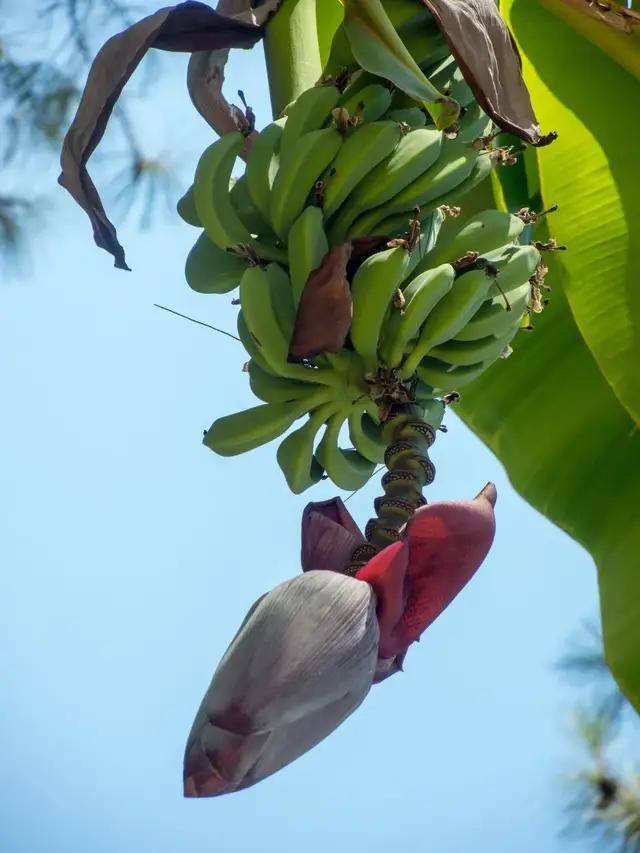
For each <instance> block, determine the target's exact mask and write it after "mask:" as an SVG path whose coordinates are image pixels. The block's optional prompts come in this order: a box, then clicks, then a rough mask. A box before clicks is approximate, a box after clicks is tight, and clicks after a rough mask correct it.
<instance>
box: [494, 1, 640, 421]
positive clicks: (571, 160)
mask: <svg viewBox="0 0 640 853" xmlns="http://www.w3.org/2000/svg"><path fill="white" fill-rule="evenodd" d="M501 9H502V11H503V14H505V16H506V17H507V20H508V22H509V24H510V25H511V28H512V30H513V32H514V34H515V37H516V40H517V41H518V44H519V46H520V49H521V51H522V53H523V59H524V75H525V80H526V82H527V85H528V87H529V89H530V91H531V94H532V97H533V100H534V103H535V106H536V110H537V112H538V115H539V118H540V121H541V123H542V125H543V126H544V127H550V128H553V129H554V130H557V131H558V133H559V139H558V141H557V142H556V143H555V144H554V145H552V146H551V147H550V148H548V149H545V150H544V151H540V152H539V154H538V165H539V169H540V183H541V189H542V194H543V198H544V201H545V203H549V204H551V203H557V204H558V205H559V211H558V213H557V215H556V217H555V218H554V231H556V232H557V234H558V237H559V239H560V240H561V241H562V242H563V243H567V244H568V245H569V247H570V251H569V252H567V254H566V255H565V256H563V258H562V263H563V266H564V267H565V269H566V272H567V276H566V285H565V286H566V295H567V299H568V300H569V304H570V306H571V310H572V311H573V314H574V316H575V319H576V322H577V324H578V328H579V329H580V331H581V333H582V336H583V337H584V339H585V341H586V343H587V344H588V346H589V348H590V349H591V351H592V352H593V355H594V356H595V359H596V361H597V362H598V365H599V367H600V369H601V370H602V372H603V373H604V375H605V377H606V379H607V381H608V382H609V383H610V384H611V386H612V388H613V390H614V392H615V393H616V395H617V396H618V397H619V398H620V400H621V402H622V403H623V405H624V406H625V407H626V408H627V409H628V411H629V412H630V414H631V416H632V418H633V419H634V420H635V422H636V423H638V422H640V370H639V369H638V368H639V366H640V286H639V284H638V272H639V270H640V228H639V227H638V224H639V223H640V192H639V191H638V179H639V178H640V168H639V166H638V158H637V156H636V153H635V151H636V149H637V144H638V142H637V140H638V137H639V136H640V111H639V110H638V104H639V103H640V83H639V82H638V79H637V78H636V77H634V76H633V75H632V74H630V73H628V72H627V71H626V70H625V69H624V68H622V67H621V66H620V65H619V64H618V63H617V62H615V61H614V60H613V59H612V58H611V57H610V56H609V55H607V54H606V53H604V52H603V51H602V50H600V48H599V47H597V46H596V45H594V44H593V43H592V42H591V41H588V40H586V39H585V37H584V35H583V33H582V32H581V31H576V29H574V27H573V26H571V25H570V24H569V23H568V21H573V19H577V20H578V21H579V22H584V23H585V24H587V23H588V25H589V26H591V27H597V28H600V29H601V30H603V31H608V30H611V27H610V26H609V25H607V24H606V23H604V22H603V21H597V20H595V19H592V18H590V17H588V16H587V15H585V14H584V13H583V12H579V11H576V10H571V9H569V7H567V5H566V4H565V3H564V2H561V0H536V2H531V0H503V3H502V4H501ZM552 10H553V11H552ZM556 11H559V12H560V13H562V14H561V16H560V15H557V14H555V12H556ZM568 11H570V12H571V15H572V16H573V17H567V13H568ZM614 34H615V35H616V36H618V37H619V38H621V39H625V38H626V39H627V40H628V41H629V42H630V43H632V44H634V45H635V46H636V48H635V49H636V51H638V52H639V53H640V41H638V40H637V39H636V38H634V37H631V36H626V37H625V36H624V34H622V33H618V32H615V33H614Z"/></svg>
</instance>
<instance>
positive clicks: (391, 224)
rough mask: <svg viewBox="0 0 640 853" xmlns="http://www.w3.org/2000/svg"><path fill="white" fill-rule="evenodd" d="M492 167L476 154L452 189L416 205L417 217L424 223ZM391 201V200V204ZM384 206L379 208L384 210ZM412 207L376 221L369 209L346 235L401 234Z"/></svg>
mask: <svg viewBox="0 0 640 853" xmlns="http://www.w3.org/2000/svg"><path fill="white" fill-rule="evenodd" d="M492 169H493V163H492V161H491V159H490V158H489V157H487V156H486V155H485V156H478V157H477V159H476V161H475V163H473V164H472V167H471V173H470V174H469V176H468V177H467V178H466V179H465V180H463V181H462V183H460V184H458V186H456V187H455V188H454V189H452V190H450V191H449V192H445V193H444V195H441V196H438V197H436V198H434V199H431V201H429V202H428V203H426V204H423V205H418V206H419V207H420V212H419V214H418V219H419V220H420V222H421V223H422V224H423V225H424V222H425V220H426V219H427V218H428V217H431V216H432V215H433V213H434V211H436V210H437V209H438V208H439V207H441V206H442V205H445V204H449V205H451V204H457V202H458V201H459V200H460V198H461V197H462V196H464V195H465V193H468V192H470V191H471V190H472V189H473V188H474V187H475V186H477V185H478V184H479V183H480V182H481V181H484V179H485V178H487V177H488V176H489V175H490V173H491V170H492ZM444 177H445V178H446V180H447V181H449V182H451V183H453V177H454V176H453V175H452V174H448V175H445V176H444ZM439 189H442V185H441V184H440V185H438V186H435V185H434V187H433V192H434V193H436V192H437V191H438V190H439ZM392 203H393V201H392V202H391V204H392ZM384 209H385V206H384V205H383V207H382V208H381V210H382V211H383V212H384ZM414 210H415V208H414V209H412V210H411V212H410V211H408V210H407V211H405V212H404V213H395V214H393V215H391V216H386V218H384V219H381V220H378V221H376V215H375V214H376V211H375V210H372V211H370V215H369V216H362V217H361V218H360V219H359V220H357V221H356V223H355V224H354V226H353V227H352V228H351V229H350V230H349V232H348V237H359V236H362V235H363V234H367V233H375V234H385V235H386V236H387V237H395V236H396V235H398V234H402V233H404V232H405V231H406V230H407V221H408V219H409V218H410V217H411V218H412V219H414V218H415V214H414Z"/></svg>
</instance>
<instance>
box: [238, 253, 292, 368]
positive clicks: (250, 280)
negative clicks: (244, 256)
mask: <svg viewBox="0 0 640 853" xmlns="http://www.w3.org/2000/svg"><path fill="white" fill-rule="evenodd" d="M283 275H284V276H285V277H286V273H284V272H283V270H282V269H281V268H280V267H278V265H277V264H269V266H268V267H267V268H266V269H263V268H262V267H250V268H249V269H248V270H246V272H245V273H244V275H243V276H242V279H241V280H240V305H241V306H242V314H243V317H244V319H245V322H246V324H247V327H248V329H249V332H250V333H251V335H252V337H253V338H254V340H255V341H256V343H257V345H258V347H259V349H260V353H261V354H262V356H263V358H264V360H265V361H266V362H267V364H268V365H269V366H270V368H271V369H272V371H273V372H274V373H276V374H281V373H282V369H283V368H284V366H285V365H286V363H287V356H288V354H289V337H288V336H287V331H286V328H283V325H285V324H284V323H283V317H282V311H281V306H282V304H283V303H284V302H285V299H284V297H283V294H282V291H283V289H284V287H285V285H284V280H283V277H282V276H283ZM289 297H290V293H289Z"/></svg>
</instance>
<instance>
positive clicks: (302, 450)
mask: <svg viewBox="0 0 640 853" xmlns="http://www.w3.org/2000/svg"><path fill="white" fill-rule="evenodd" d="M336 405H337V404H336V403H335V402H330V403H325V404H324V405H323V406H320V407H319V408H317V409H315V411H313V412H311V413H310V414H309V420H308V421H307V423H306V424H304V425H303V426H301V427H300V428H299V429H297V430H295V431H294V432H292V433H290V435H288V436H287V437H286V438H284V439H283V440H282V442H281V443H280V446H279V447H278V453H277V459H278V465H279V466H280V469H281V470H282V473H283V474H284V476H285V479H286V481H287V485H288V486H289V488H290V489H291V491H292V492H293V493H294V495H299V494H301V493H302V492H304V491H305V490H306V489H308V488H309V487H310V486H313V485H314V484H315V483H317V482H318V481H319V480H320V479H321V478H322V475H323V474H324V468H323V467H322V465H321V464H320V463H319V462H318V460H317V459H316V458H315V456H314V453H313V448H314V444H315V440H316V436H317V435H318V432H319V431H320V429H321V428H322V427H323V426H324V424H325V423H326V422H327V420H328V419H329V418H330V417H331V416H332V415H333V414H334V413H335V411H336Z"/></svg>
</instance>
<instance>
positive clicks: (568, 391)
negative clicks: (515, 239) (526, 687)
mask: <svg viewBox="0 0 640 853" xmlns="http://www.w3.org/2000/svg"><path fill="white" fill-rule="evenodd" d="M525 3H526V13H527V14H526V22H525V18H524V12H523V10H521V11H522V12H523V14H522V17H520V14H518V15H516V14H515V10H516V7H520V6H523V5H524V4H525ZM502 10H503V12H504V13H506V15H507V17H508V19H509V22H510V24H511V26H512V27H513V28H514V30H515V34H516V37H517V38H518V37H519V36H520V34H521V31H522V32H525V31H526V32H528V33H529V35H525V36H524V37H523V38H522V40H521V41H520V47H521V50H522V51H523V53H524V56H523V59H524V68H525V77H526V79H527V82H528V84H529V86H530V87H531V88H532V89H533V95H534V105H535V107H536V109H537V110H538V113H539V114H541V115H542V120H543V126H544V127H554V128H555V127H557V129H558V130H560V131H561V137H560V138H559V140H558V141H557V142H556V143H555V146H551V148H549V149H547V150H546V151H538V152H536V151H533V150H529V151H528V152H527V155H526V156H525V157H524V158H523V159H522V160H521V161H520V163H519V165H518V166H517V167H514V168H513V169H503V170H501V171H500V173H499V174H500V179H501V180H500V184H501V185H500V186H499V187H497V191H496V193H495V196H496V199H497V200H498V201H499V202H502V204H503V206H508V207H510V208H512V209H513V208H516V207H520V206H523V205H528V206H530V207H532V208H533V209H538V210H540V208H541V206H542V205H543V204H544V205H545V206H546V205H549V204H551V203H552V202H553V201H556V200H557V197H556V196H554V195H549V185H550V184H549V182H550V180H552V178H551V177H550V175H552V176H553V179H555V181H556V184H554V187H555V186H558V188H559V189H560V188H564V191H565V192H566V193H567V195H568V194H569V193H570V188H571V186H572V185H573V184H574V183H575V184H576V187H575V190H574V191H575V192H576V193H577V194H578V195H579V196H580V197H581V198H582V203H583V204H584V205H585V207H586V208H587V210H589V209H590V208H589V205H591V208H593V206H594V201H593V199H591V196H590V194H589V193H588V192H585V191H584V189H583V187H582V186H581V180H582V181H583V182H584V181H586V180H589V175H590V172H589V170H588V169H585V168H584V155H583V156H578V152H577V151H576V150H575V149H573V160H571V158H566V157H564V155H562V156H561V155H559V154H558V152H557V150H556V151H555V152H553V149H554V147H556V148H557V149H560V148H561V146H562V145H564V144H565V142H567V144H568V145H569V146H570V147H572V142H573V141H572V138H571V132H570V131H569V126H568V125H569V119H568V118H567V117H566V116H563V114H562V113H563V111H567V110H569V107H564V106H563V105H562V103H561V102H560V100H559V99H557V94H558V91H562V92H565V91H566V90H565V89H564V88H560V89H558V90H555V89H554V94H553V95H551V94H550V93H549V92H548V90H546V89H544V90H543V84H542V83H541V82H540V79H541V77H542V74H543V72H540V77H538V76H537V74H536V73H535V72H534V71H533V69H532V58H533V57H534V54H535V56H536V57H540V55H542V56H543V57H546V58H547V61H548V62H549V63H551V62H552V61H553V63H554V64H556V63H559V62H562V63H564V66H565V68H567V67H571V69H572V73H573V69H574V55H576V56H577V55H580V54H581V53H582V51H583V50H584V51H585V52H586V51H588V52H589V53H591V52H592V51H593V52H596V53H597V52H598V49H597V48H595V47H593V46H592V45H591V44H586V45H585V44H582V43H581V44H579V45H578V46H577V47H576V48H575V49H574V46H573V41H570V39H573V38H576V36H574V35H573V34H572V33H571V32H570V31H569V32H568V33H565V32H564V31H565V30H566V29H567V28H566V25H565V24H564V23H562V22H558V21H556V20H555V19H554V17H553V16H552V15H550V14H549V13H548V12H547V11H545V10H543V9H541V8H540V7H537V6H536V7H534V6H533V4H532V3H531V2H530V0H510V2H508V3H505V2H504V0H503V3H502ZM543 27H544V30H543ZM526 28H530V29H529V30H527V29H526ZM555 28H557V29H558V31H559V32H560V33H561V36H558V41H555V39H554V38H553V37H552V32H553V31H554V30H555ZM543 33H544V35H543ZM528 38H531V39H532V40H534V41H536V47H534V48H532V49H531V53H527V50H528V47H527V40H528ZM541 43H545V44H544V46H543V47H544V49H543V48H541V47H540V44H541ZM548 43H551V44H552V48H550V49H549V51H548V52H547V49H546V45H547V44H548ZM560 44H562V45H563V47H562V48H560ZM569 45H571V48H569ZM569 50H571V52H569ZM558 57H560V59H558ZM605 60H606V62H607V63H610V60H609V59H607V58H606V57H605ZM539 61H544V60H539ZM593 67H595V59H594V60H593V65H592V68H593ZM536 69H537V66H536ZM544 73H547V72H546V71H545V72H544ZM549 73H550V72H549ZM618 73H622V72H620V70H619V69H616V71H615V74H616V75H617V74H618ZM624 74H625V75H626V72H624ZM579 76H580V75H578V77H579ZM627 76H628V75H627ZM547 79H548V80H549V85H554V84H553V81H552V80H551V78H550V77H548V78H547ZM585 79H588V80H589V82H590V84H591V82H592V79H593V72H591V73H590V74H589V75H587V77H586V78H582V84H583V85H584V80H585ZM585 91H586V92H587V93H588V91H589V90H588V89H587V88H586V87H585ZM545 99H547V102H546V104H545V103H542V104H541V103H540V101H541V100H542V101H544V100H545ZM567 103H568V102H567ZM603 103H606V102H605V101H600V104H601V105H602V104H603ZM554 104H555V109H556V113H555V114H554V115H556V116H557V117H558V118H557V119H556V123H554V122H553V121H550V118H549V116H550V113H551V110H552V107H553V105H554ZM612 104H615V99H611V100H610V101H609V106H611V105H612ZM569 111H570V110H569ZM560 118H562V119H563V125H562V126H560V125H559V119H560ZM575 120H576V119H575V116H574V121H575ZM564 122H566V123H567V127H566V128H565V126H564ZM563 130H564V132H563ZM599 131H600V128H599ZM567 137H569V139H568V140H567ZM582 140H583V145H586V143H585V142H584V134H583V136H582ZM552 153H553V157H554V158H559V160H560V162H561V164H562V165H556V161H554V167H553V169H551V170H550V169H548V168H547V164H546V163H545V158H546V157H547V155H549V156H551V155H552ZM625 159H626V160H627V163H626V166H624V164H622V165H623V167H624V168H626V169H627V170H628V180H629V181H630V182H632V183H633V178H632V174H631V173H632V162H633V161H634V160H635V159H636V158H634V157H633V154H632V151H631V149H630V148H629V149H627V153H626V157H625ZM563 168H564V174H563V172H562V169H563ZM601 172H602V170H601ZM618 191H619V192H623V193H624V192H626V188H625V187H620V188H619V190H618ZM541 192H542V194H543V195H544V199H542V198H541V196H540V193H541ZM592 193H593V194H597V193H596V192H595V190H593V189H592ZM486 194H487V185H485V187H484V189H481V190H480V192H479V193H477V194H476V197H475V198H474V199H473V204H472V205H469V204H467V205H465V214H469V213H472V212H473V208H478V209H480V208H482V207H486V206H488V205H487V202H488V199H487V198H486ZM563 202H564V204H565V206H566V205H572V207H573V210H574V215H575V216H576V217H577V215H578V210H577V207H576V204H575V203H573V202H572V201H571V199H570V198H568V197H567V198H564V197H563V199H562V201H560V203H561V204H562V203H563ZM561 213H562V210H561V211H559V212H558V213H556V214H554V215H553V218H552V219H551V220H550V226H551V230H552V232H553V235H554V236H556V237H558V238H559V239H560V240H561V241H562V242H565V241H566V242H568V243H570V244H571V251H570V252H567V253H549V254H546V255H545V261H546V262H547V264H548V265H549V268H550V272H549V275H548V276H547V282H548V283H550V284H551V285H552V287H553V292H552V294H551V296H552V301H551V305H550V306H549V308H548V309H547V310H546V311H545V313H544V314H543V315H542V316H541V317H539V318H537V319H536V322H535V329H534V331H533V332H531V333H528V334H525V333H522V334H520V335H519V336H518V338H517V339H516V343H515V344H514V350H515V352H514V355H513V356H512V357H511V358H510V359H509V360H508V361H506V362H499V363H498V364H496V365H495V366H494V367H492V368H491V369H490V370H489V371H488V372H487V373H486V374H485V375H484V376H483V377H481V378H480V379H478V380H477V381H476V382H474V383H473V385H471V386H469V388H468V389H465V393H464V395H463V399H462V401H461V402H460V404H459V408H458V412H459V414H460V415H461V416H462V417H463V419H464V420H465V421H466V423H467V424H468V425H469V426H470V427H471V429H472V430H473V431H474V432H475V433H476V434H477V435H478V436H479V437H480V438H482V439H483V440H484V441H485V443H486V444H487V445H488V446H489V447H490V448H491V449H492V450H493V452H494V453H495V454H496V455H497V456H498V458H499V459H500V460H501V461H502V462H503V464H504V465H505V467H506V469H507V471H508V473H509V476H510V478H511V481H512V483H513V485H514V486H515V488H516V489H517V490H518V491H519V492H520V493H521V494H522V496H523V497H524V498H525V499H526V500H528V501H529V503H531V504H532V505H533V506H534V507H536V508H537V509H538V510H539V511H540V512H542V513H544V515H546V516H547V517H548V518H549V519H550V520H551V521H553V522H554V523H556V524H557V525H558V526H560V527H561V528H562V529H564V530H565V531H566V532H567V533H569V534H570V535H571V536H572V537H573V538H574V539H576V540H577V541H578V542H579V543H581V544H582V545H583V546H584V547H585V548H586V549H587V550H588V551H589V552H590V553H591V555H592V556H593V558H594V560H595V562H596V564H597V567H598V577H599V587H600V598H601V611H602V621H603V631H604V639H605V648H606V655H607V660H608V663H609V666H610V667H611V670H612V672H613V674H614V675H615V677H616V678H617V680H618V682H619V684H620V686H621V688H622V690H623V691H624V692H625V694H626V695H627V697H628V698H629V699H630V701H631V702H632V703H633V704H634V705H635V707H636V708H637V709H638V710H640V566H639V565H638V564H639V562H640V560H639V555H640V524H639V523H638V511H639V508H640V431H639V430H638V426H637V422H636V419H635V418H634V417H633V416H632V415H631V414H630V412H629V410H628V409H627V408H626V407H625V405H623V403H622V402H621V399H620V397H619V396H618V395H617V394H616V393H615V391H614V388H613V382H612V380H611V377H610V376H608V375H606V373H605V371H604V369H603V366H602V364H599V363H598V361H597V360H596V357H595V354H596V352H597V347H596V346H595V345H594V344H593V343H592V341H591V340H590V338H589V333H590V332H591V330H592V328H594V327H596V326H597V324H598V322H600V323H601V324H612V325H614V324H615V322H616V321H613V323H612V321H611V317H610V316H609V312H610V311H611V310H613V309H611V308H610V307H607V309H606V310H605V311H604V312H600V314H599V315H598V314H597V313H596V312H592V313H591V314H589V313H588V312H586V318H587V320H588V322H586V321H585V323H584V324H583V325H581V324H580V318H579V314H580V312H579V310H578V308H577V307H576V302H577V303H578V304H579V305H580V307H581V309H582V311H583V315H584V313H585V311H586V308H587V307H588V306H587V305H586V302H587V300H585V296H584V293H581V292H580V290H581V287H583V286H585V285H584V274H585V271H584V266H583V265H582V264H583V263H584V261H580V260H579V259H575V258H574V254H575V253H576V252H577V251H582V252H588V251H589V247H588V246H586V245H584V240H582V239H581V233H580V225H579V224H578V222H577V221H574V220H573V219H572V218H571V217H570V216H567V215H565V216H564V217H563V216H561ZM622 216H624V212H623V214H622ZM584 227H585V228H588V227H589V225H588V224H586V225H585V226H584ZM540 230H541V231H542V232H543V233H540V232H538V233H537V234H536V237H537V238H538V239H546V237H547V236H548V232H546V231H545V226H543V227H542V228H541V229H540ZM567 230H569V231H570V234H569V235H568V234H567V233H566V231H567ZM592 233H593V232H592ZM629 239H631V238H629ZM574 240H576V241H578V242H579V244H580V249H579V250H578V249H576V248H575V247H574ZM618 251H619V252H620V253H621V254H622V255H623V257H624V252H623V250H622V249H621V248H620V247H619V246H618ZM602 252H603V246H602V243H601V244H600V247H599V252H594V253H593V254H592V264H593V266H594V269H593V272H592V275H593V276H596V275H598V274H600V279H599V281H600V287H601V289H602V290H603V291H604V297H605V298H608V299H609V300H610V301H613V300H615V299H616V292H615V291H616V288H617V289H618V290H622V291H623V292H624V287H625V283H624V281H621V278H620V277H618V278H617V279H614V281H613V284H611V283H610V281H609V279H610V278H611V277H612V273H611V268H609V277H607V276H603V275H602V274H601V266H602V265H605V266H606V264H607V261H606V257H605V259H603V257H602ZM624 260H625V262H626V258H625V259H624ZM629 263H630V265H631V259H630V260H629ZM581 276H582V278H581ZM590 286H591V287H595V285H594V284H593V283H591V282H590ZM609 291H610V295H609V296H608V297H607V294H608V293H609ZM632 307H633V306H631V307H630V308H629V312H628V315H626V316H627V318H628V322H629V323H631V322H632V321H635V323H636V324H637V323H638V321H639V320H640V314H639V313H638V311H635V313H634V311H633V310H632ZM583 319H584V317H583ZM617 322H621V321H620V318H619V317H618V320H617ZM596 332H597V329H596ZM601 334H602V333H601ZM601 339H602V338H601V337H600V338H598V336H597V335H596V341H598V340H601ZM592 347H593V349H592ZM631 358H632V356H630V355H628V354H627V356H626V359H628V361H625V358H624V357H623V355H622V354H621V353H618V359H619V361H620V363H621V369H622V370H623V371H626V372H627V373H628V374H629V375H631V374H632V372H633V368H634V363H633V362H632V361H631V360H630V359H631ZM637 363H638V362H637V359H636V362H635V364H637ZM627 387H628V386H627ZM550 594H553V591H552V590H551V591H550ZM541 618H542V619H543V618H544V615H543V614H541Z"/></svg>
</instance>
